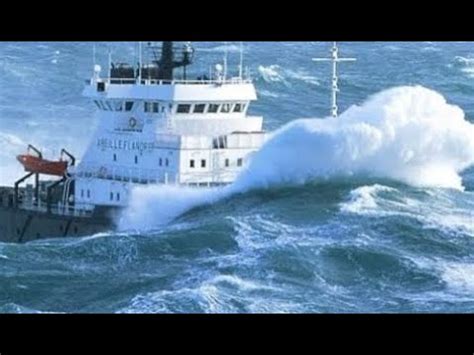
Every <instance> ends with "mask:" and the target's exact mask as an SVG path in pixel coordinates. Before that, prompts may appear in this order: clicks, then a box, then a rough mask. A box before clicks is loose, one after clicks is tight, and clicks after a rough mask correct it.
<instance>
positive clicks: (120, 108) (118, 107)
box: [115, 101, 123, 111]
mask: <svg viewBox="0 0 474 355" xmlns="http://www.w3.org/2000/svg"><path fill="white" fill-rule="evenodd" d="M115 111H123V102H122V101H119V102H116V103H115Z"/></svg>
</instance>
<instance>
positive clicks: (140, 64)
mask: <svg viewBox="0 0 474 355" xmlns="http://www.w3.org/2000/svg"><path fill="white" fill-rule="evenodd" d="M142 66H143V59H142V42H141V41H139V42H138V83H139V85H141V84H142Z"/></svg>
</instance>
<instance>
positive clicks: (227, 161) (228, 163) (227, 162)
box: [225, 159, 230, 168]
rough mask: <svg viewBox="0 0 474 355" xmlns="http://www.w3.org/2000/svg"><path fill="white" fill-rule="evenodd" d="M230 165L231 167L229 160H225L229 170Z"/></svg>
mask: <svg viewBox="0 0 474 355" xmlns="http://www.w3.org/2000/svg"><path fill="white" fill-rule="evenodd" d="M229 165H230V162H229V159H226V160H225V167H226V168H228V167H229Z"/></svg>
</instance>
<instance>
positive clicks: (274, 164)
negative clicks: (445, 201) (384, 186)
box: [120, 86, 474, 229]
mask: <svg viewBox="0 0 474 355" xmlns="http://www.w3.org/2000/svg"><path fill="white" fill-rule="evenodd" d="M473 163H474V125H472V124H471V123H469V122H468V121H467V120H466V119H465V117H464V112H463V111H462V110H461V109H460V108H459V107H457V106H454V105H450V104H448V103H447V102H446V100H445V98H444V97H443V96H442V95H441V94H439V93H437V92H435V91H432V90H430V89H427V88H424V87H421V86H413V87H411V86H410V87H397V88H392V89H389V90H386V91H383V92H380V93H378V94H376V95H374V96H373V97H371V98H369V99H368V100H367V101H366V102H365V103H364V104H362V105H361V106H353V107H351V108H350V109H349V110H347V111H346V112H344V113H343V114H342V115H341V116H339V117H337V118H327V119H324V120H321V119H302V120H297V121H294V122H291V123H289V124H287V125H286V126H284V127H282V128H281V129H279V130H278V131H276V132H274V133H273V134H272V135H271V137H270V139H269V140H268V141H267V142H266V143H265V144H264V145H263V147H262V148H261V149H260V151H258V152H257V153H256V154H254V156H253V157H252V159H251V161H250V162H249V164H248V166H247V167H246V169H245V170H244V171H243V172H242V173H241V175H240V176H239V177H238V178H237V179H236V181H235V182H234V183H233V184H232V185H229V186H227V187H224V188H215V189H212V188H211V189H197V188H189V187H187V188H181V187H171V186H149V187H142V188H137V189H136V190H135V191H134V192H133V193H132V197H131V204H130V208H128V210H127V211H126V213H125V214H124V215H123V218H122V221H121V223H120V225H121V228H132V229H133V228H138V229H142V228H145V229H147V228H154V227H156V226H159V225H162V224H164V223H168V222H169V221H171V220H172V219H174V218H175V217H177V216H179V215H181V214H182V213H184V212H186V211H188V210H189V209H192V208H194V207H197V206H200V205H206V204H212V203H214V202H216V201H219V200H222V199H224V198H228V197H230V196H232V195H235V194H239V193H245V192H248V191H249V190H253V189H265V188H268V187H272V186H278V185H283V184H290V185H300V184H304V183H307V182H308V181H312V180H318V179H324V180H327V179H334V178H339V177H344V178H354V177H370V178H380V179H389V180H396V181H400V182H402V183H405V184H409V185H413V186H418V187H441V188H453V189H462V188H463V187H462V178H461V177H460V175H459V174H460V172H462V171H463V170H465V169H466V168H468V167H469V166H471V165H472V164H473Z"/></svg>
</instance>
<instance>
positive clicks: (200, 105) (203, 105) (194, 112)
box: [193, 104, 207, 115]
mask: <svg viewBox="0 0 474 355" xmlns="http://www.w3.org/2000/svg"><path fill="white" fill-rule="evenodd" d="M197 107H202V111H200V112H197V111H196V108H197ZM206 109H207V104H195V105H194V106H193V114H197V115H202V114H204V113H206Z"/></svg>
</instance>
